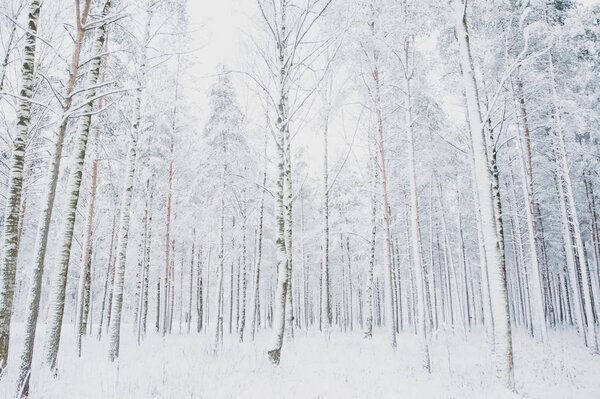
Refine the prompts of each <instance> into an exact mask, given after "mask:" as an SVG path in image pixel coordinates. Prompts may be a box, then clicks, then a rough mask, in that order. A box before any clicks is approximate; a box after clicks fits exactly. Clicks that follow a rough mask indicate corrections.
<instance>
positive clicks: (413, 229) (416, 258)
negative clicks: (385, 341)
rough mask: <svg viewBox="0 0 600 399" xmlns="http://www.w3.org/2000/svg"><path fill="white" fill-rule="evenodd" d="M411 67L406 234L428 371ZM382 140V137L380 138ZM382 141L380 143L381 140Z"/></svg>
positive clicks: (407, 85)
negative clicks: (410, 252) (408, 237)
mask: <svg viewBox="0 0 600 399" xmlns="http://www.w3.org/2000/svg"><path fill="white" fill-rule="evenodd" d="M404 54H405V57H404V58H405V59H404V61H405V63H404V65H405V68H408V65H409V58H410V55H409V54H410V41H408V40H407V41H406V42H405V44H404ZM412 74H413V71H412V70H410V71H409V70H405V71H404V82H405V84H404V90H405V96H406V114H405V116H406V127H407V134H408V178H409V182H410V235H411V244H412V255H413V256H412V260H413V267H414V269H415V279H416V280H417V325H418V331H419V335H420V342H421V346H422V347H421V351H422V354H421V356H422V359H421V362H422V366H423V368H424V369H425V370H427V372H428V373H430V372H431V362H430V358H429V342H428V340H429V339H428V326H427V320H428V317H427V316H426V312H425V303H426V296H425V281H426V280H427V277H426V271H425V267H424V265H423V243H422V238H421V226H420V223H419V195H418V192H417V188H418V187H417V173H416V165H415V133H414V129H413V114H412V112H413V111H412V96H411V86H410V82H411V78H412ZM382 141H383V140H382ZM382 145H383V144H382Z"/></svg>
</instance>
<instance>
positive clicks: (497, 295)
mask: <svg viewBox="0 0 600 399" xmlns="http://www.w3.org/2000/svg"><path fill="white" fill-rule="evenodd" d="M456 6H457V21H456V31H457V39H458V44H459V51H460V63H461V66H462V70H463V84H464V88H465V92H466V98H467V111H468V115H469V122H470V131H471V139H472V143H473V148H472V150H473V158H474V166H475V185H476V188H477V192H478V205H479V208H480V209H481V224H482V236H483V241H484V246H485V253H486V260H487V265H488V278H489V283H490V299H491V304H492V314H493V316H492V317H493V319H494V349H495V351H494V352H495V353H494V356H495V368H496V374H497V377H498V378H499V379H500V380H501V381H502V382H503V383H504V385H505V386H507V387H509V388H512V387H513V386H514V371H513V351H512V332H511V323H510V317H509V313H508V294H507V290H506V270H505V269H504V267H503V263H502V253H501V243H499V237H498V233H497V228H496V223H497V219H496V215H495V207H494V198H493V194H492V183H493V182H492V175H491V171H490V166H489V159H488V153H487V147H486V139H485V131H484V127H483V123H482V120H481V109H480V104H479V99H478V94H477V83H476V78H475V72H474V66H473V60H472V57H471V49H470V44H469V33H468V25H467V12H466V11H467V10H466V4H464V3H463V2H462V1H456Z"/></svg>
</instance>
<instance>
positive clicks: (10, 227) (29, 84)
mask: <svg viewBox="0 0 600 399" xmlns="http://www.w3.org/2000/svg"><path fill="white" fill-rule="evenodd" d="M40 8H41V2H40V1H39V0H32V1H31V3H30V4H29V12H28V15H27V29H28V30H27V31H26V33H25V43H24V48H23V67H22V72H21V91H20V96H21V98H20V99H19V102H18V108H17V125H16V129H15V135H14V137H13V149H12V159H11V167H10V175H9V177H8V189H7V194H8V195H7V198H6V208H5V216H4V226H3V229H4V231H3V234H2V239H3V246H2V248H3V254H2V258H1V262H2V263H1V264H0V374H1V373H2V371H3V370H4V369H5V368H6V365H7V362H8V344H9V339H10V320H11V314H12V306H13V297H14V293H15V274H16V271H17V255H18V230H19V216H20V213H21V192H22V187H23V168H24V165H25V147H26V145H27V131H28V129H29V122H30V118H31V101H30V100H31V98H32V97H33V94H34V85H35V79H34V78H35V65H34V64H35V45H36V35H37V27H38V18H39V15H40ZM3 76H4V75H3Z"/></svg>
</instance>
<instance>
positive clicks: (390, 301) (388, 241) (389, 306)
mask: <svg viewBox="0 0 600 399" xmlns="http://www.w3.org/2000/svg"><path fill="white" fill-rule="evenodd" d="M373 79H374V81H375V106H376V112H377V124H378V132H379V143H378V144H379V157H380V163H381V165H380V167H381V189H382V191H383V220H384V223H385V224H384V226H385V262H386V265H385V272H384V277H385V279H384V283H385V292H386V301H385V302H386V318H387V320H386V321H387V324H388V329H389V331H390V342H391V345H392V348H394V349H395V348H396V322H395V316H394V290H393V287H392V232H391V223H392V222H391V219H392V211H391V206H390V203H389V199H388V189H387V171H386V160H385V139H384V134H383V112H382V109H381V107H382V106H381V83H380V81H379V69H378V68H377V66H376V67H375V70H374V72H373Z"/></svg>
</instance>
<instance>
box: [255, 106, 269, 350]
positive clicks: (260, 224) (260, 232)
mask: <svg viewBox="0 0 600 399" xmlns="http://www.w3.org/2000/svg"><path fill="white" fill-rule="evenodd" d="M268 119H269V118H268V115H267V123H268V122H269V121H268ZM267 138H268V136H267V130H266V129H265V143H264V151H263V156H264V158H265V164H264V172H263V181H262V187H263V192H262V193H261V197H260V215H259V218H258V244H257V246H258V256H257V258H256V266H255V268H254V278H253V279H254V291H253V295H252V326H251V333H252V340H254V334H255V333H256V327H257V321H258V322H259V323H260V320H259V319H260V309H259V307H258V300H259V295H260V267H261V261H262V240H263V220H264V214H265V192H264V190H265V188H266V185H267V165H268V164H267Z"/></svg>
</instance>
